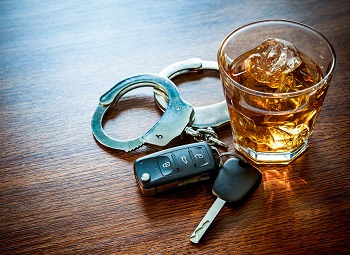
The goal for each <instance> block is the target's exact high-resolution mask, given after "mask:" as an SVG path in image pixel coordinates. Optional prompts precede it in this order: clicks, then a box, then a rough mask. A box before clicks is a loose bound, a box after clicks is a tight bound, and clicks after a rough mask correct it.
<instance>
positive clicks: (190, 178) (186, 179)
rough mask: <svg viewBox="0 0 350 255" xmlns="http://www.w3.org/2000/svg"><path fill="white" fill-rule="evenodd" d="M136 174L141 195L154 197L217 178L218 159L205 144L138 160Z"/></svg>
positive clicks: (160, 152) (164, 151)
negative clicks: (180, 187)
mask: <svg viewBox="0 0 350 255" xmlns="http://www.w3.org/2000/svg"><path fill="white" fill-rule="evenodd" d="M134 174H135V178H136V181H137V184H138V185H139V188H140V190H141V192H142V193H143V194H144V195H146V196H153V195H156V194H158V193H160V192H163V191H165V190H169V189H171V188H175V187H178V186H183V185H185V184H188V183H193V182H198V181H202V180H207V179H209V178H210V177H212V176H216V174H217V166H216V162H215V158H214V155H213V152H212V150H211V148H210V146H209V145H208V144H207V143H205V142H199V143H193V144H187V145H183V146H178V147H174V148H170V149H166V150H163V151H159V152H156V153H153V154H150V155H148V156H145V157H142V158H139V159H137V160H136V161H135V162H134Z"/></svg>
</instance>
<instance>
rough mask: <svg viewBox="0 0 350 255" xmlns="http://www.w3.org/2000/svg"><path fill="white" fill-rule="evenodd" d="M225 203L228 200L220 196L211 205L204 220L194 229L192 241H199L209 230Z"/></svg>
mask: <svg viewBox="0 0 350 255" xmlns="http://www.w3.org/2000/svg"><path fill="white" fill-rule="evenodd" d="M225 203H226V201H225V200H223V199H221V198H219V197H218V198H217V199H216V200H215V202H214V204H213V205H212V206H211V207H210V209H209V211H208V212H207V214H206V215H205V216H204V217H203V219H202V221H201V222H200V223H199V224H198V226H197V227H196V229H195V230H194V231H193V233H192V235H191V237H190V240H191V242H193V243H198V242H199V240H200V239H201V238H202V236H203V235H204V233H205V232H206V231H207V229H208V228H209V226H210V224H211V223H212V222H213V221H214V219H215V217H216V216H217V215H218V213H219V212H220V210H221V208H222V207H223V206H224V204H225Z"/></svg>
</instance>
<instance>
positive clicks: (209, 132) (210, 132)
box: [185, 127, 228, 148]
mask: <svg viewBox="0 0 350 255" xmlns="http://www.w3.org/2000/svg"><path fill="white" fill-rule="evenodd" d="M185 132H186V134H188V135H191V136H193V138H194V139H195V140H196V141H199V142H202V141H204V142H206V143H207V144H209V145H210V146H213V145H218V146H221V147H224V148H227V147H228V146H227V145H226V144H225V143H224V142H222V141H220V140H219V137H218V135H217V134H216V133H215V131H214V129H213V128H211V127H207V128H197V129H195V128H193V127H186V128H185Z"/></svg>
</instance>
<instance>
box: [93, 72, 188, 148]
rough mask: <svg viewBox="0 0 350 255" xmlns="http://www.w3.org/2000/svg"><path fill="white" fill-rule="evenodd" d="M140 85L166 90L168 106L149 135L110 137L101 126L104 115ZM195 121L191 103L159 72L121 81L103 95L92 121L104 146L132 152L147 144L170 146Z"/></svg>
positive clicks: (95, 132)
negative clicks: (118, 138) (126, 138)
mask: <svg viewBox="0 0 350 255" xmlns="http://www.w3.org/2000/svg"><path fill="white" fill-rule="evenodd" d="M138 87H153V88H154V89H158V90H161V91H164V93H166V94H167V95H168V98H169V104H168V107H167V108H166V110H165V112H164V113H163V115H162V117H161V118H160V119H159V120H158V122H157V123H156V124H155V125H154V126H153V127H152V128H151V129H150V130H149V131H148V132H147V133H146V134H144V135H142V136H140V137H137V138H135V139H130V140H116V139H114V138H111V137H109V136H108V135H107V134H106V133H105V132H104V130H103V127H102V119H103V116H104V114H105V113H106V111H107V110H108V109H109V108H110V107H113V106H114V105H115V104H117V102H118V100H119V99H120V98H121V97H122V96H123V95H124V94H125V93H127V92H128V91H130V90H133V89H135V88H138ZM192 121H193V107H192V105H190V104H189V103H187V102H185V101H184V100H183V99H182V98H181V97H180V95H179V92H178V90H177V88H176V85H175V84H174V83H173V82H172V81H171V80H169V79H168V78H165V77H163V76H160V75H157V74H139V75H135V76H131V77H129V78H126V79H124V80H122V81H120V82H119V83H117V84H116V85H115V86H114V87H113V88H111V89H110V90H109V91H108V92H106V93H105V94H103V95H102V96H101V97H100V103H99V105H98V106H97V108H96V111H95V113H94V115H93V117H92V120H91V128H92V133H93V135H94V137H95V138H96V140H97V141H98V142H100V143H101V144H103V145H104V146H106V147H109V148H113V149H119V150H124V151H126V152H129V151H132V150H135V149H137V148H139V147H141V146H142V145H144V144H146V145H154V146H161V147H162V146H167V145H168V144H169V143H171V142H172V141H173V140H174V139H175V138H177V137H179V136H180V135H181V134H182V132H183V131H184V129H185V127H186V126H187V125H189V124H191V123H192Z"/></svg>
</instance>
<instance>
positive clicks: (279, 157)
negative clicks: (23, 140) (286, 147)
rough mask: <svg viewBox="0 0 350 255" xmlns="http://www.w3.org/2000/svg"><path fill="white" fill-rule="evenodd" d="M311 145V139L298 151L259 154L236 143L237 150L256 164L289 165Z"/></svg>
mask: <svg viewBox="0 0 350 255" xmlns="http://www.w3.org/2000/svg"><path fill="white" fill-rule="evenodd" d="M308 145H309V139H306V140H305V142H304V143H303V144H302V145H301V146H300V147H299V148H298V149H296V150H294V151H290V152H257V151H254V150H252V149H250V148H244V147H242V146H240V145H239V144H237V143H234V146H235V148H236V150H238V151H239V152H241V153H242V154H243V155H245V156H247V157H248V158H249V159H251V160H253V161H254V162H255V163H256V164H289V163H290V162H291V161H292V160H293V159H295V158H296V157H297V156H299V155H300V154H301V153H302V152H303V151H305V150H306V148H307V147H308Z"/></svg>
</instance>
